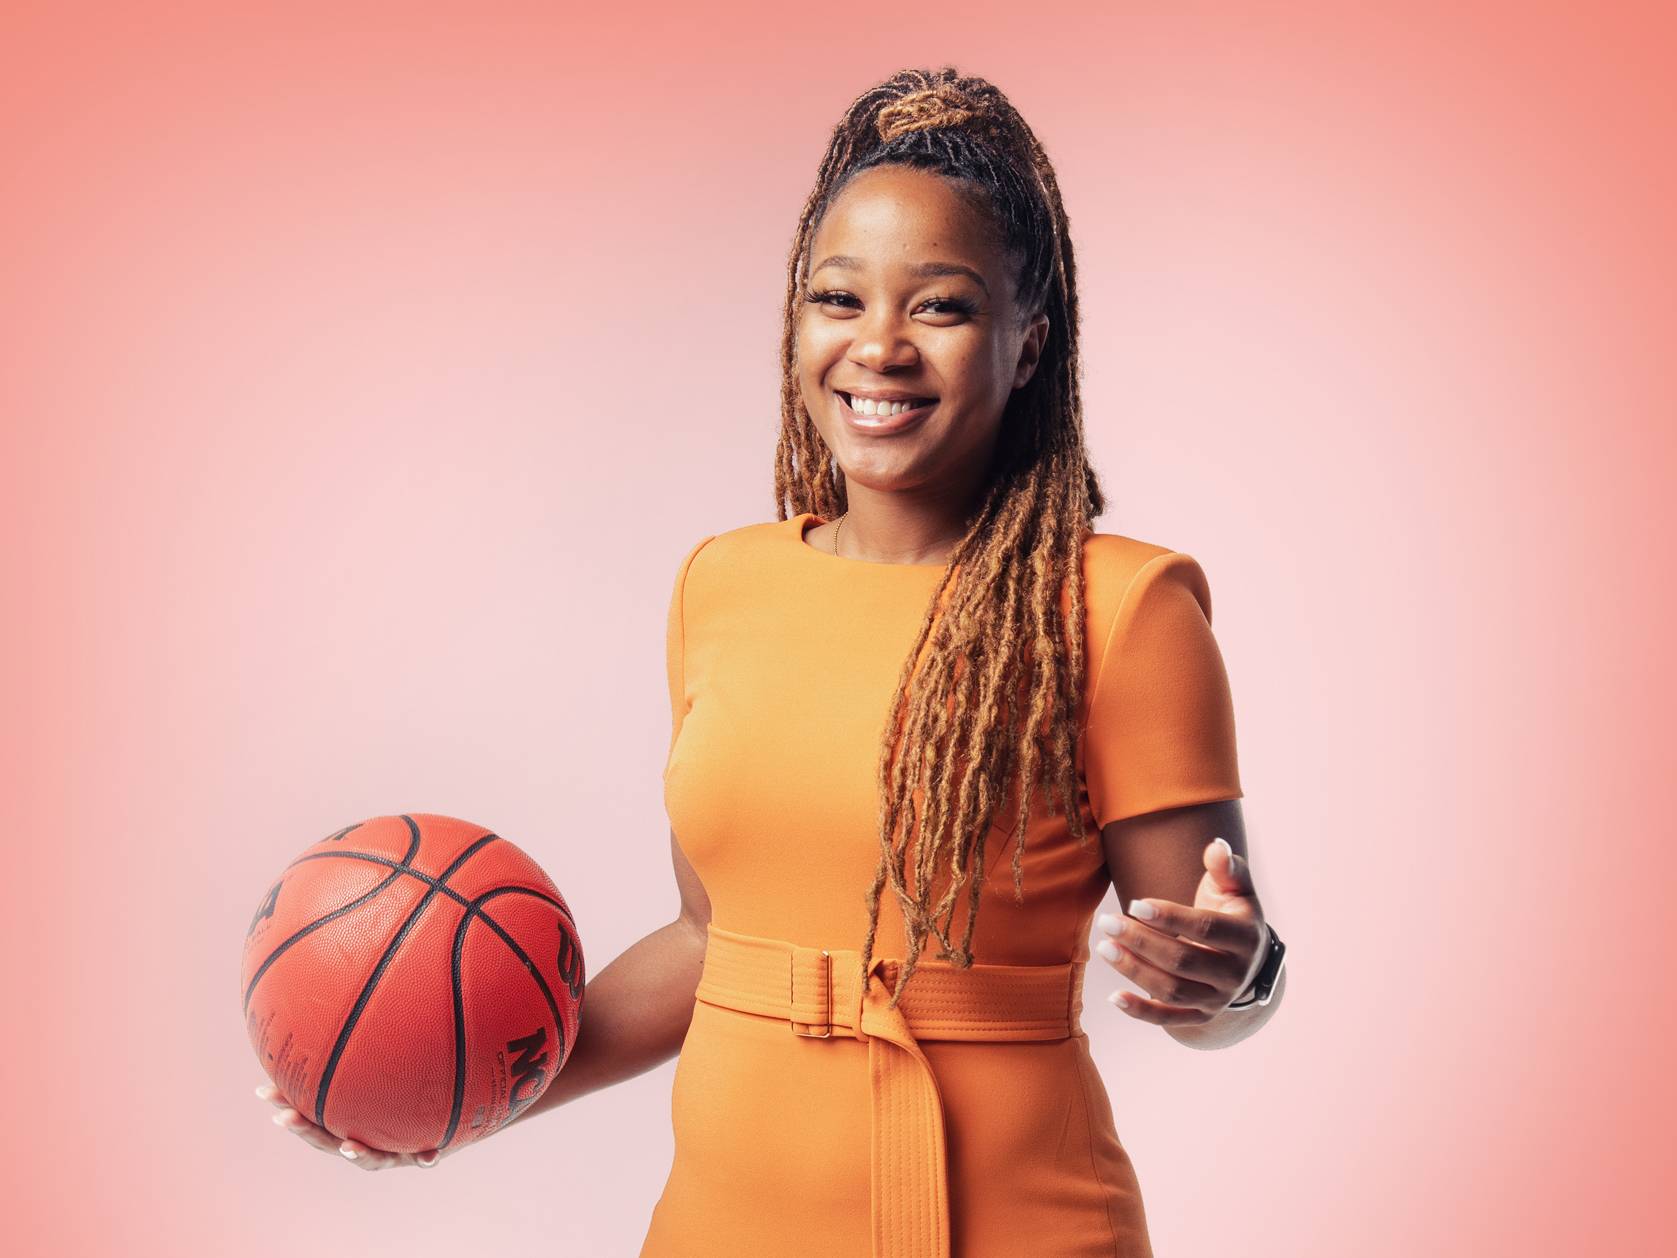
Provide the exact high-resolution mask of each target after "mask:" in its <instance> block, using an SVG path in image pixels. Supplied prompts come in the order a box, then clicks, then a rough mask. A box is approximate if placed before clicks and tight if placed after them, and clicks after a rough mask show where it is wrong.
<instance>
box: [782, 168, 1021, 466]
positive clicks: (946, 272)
mask: <svg viewBox="0 0 1677 1258" xmlns="http://www.w3.org/2000/svg"><path fill="white" fill-rule="evenodd" d="M809 256H810V262H811V266H810V270H809V273H808V281H807V283H806V285H805V293H804V296H805V298H806V300H805V301H804V302H803V303H802V304H801V306H800V308H799V315H798V324H797V374H798V385H799V388H800V389H801V390H802V392H803V400H804V405H805V406H806V407H808V408H809V414H810V417H811V419H813V420H814V422H815V427H816V429H817V431H819V432H820V434H821V437H822V440H824V441H825V442H826V443H827V448H828V449H829V450H831V451H832V454H833V458H834V459H835V460H836V461H837V462H838V464H839V466H840V468H842V469H843V471H844V475H845V477H846V480H847V481H848V482H850V483H852V484H854V483H857V482H860V483H862V484H865V485H867V486H868V487H869V488H872V489H875V490H879V491H889V492H902V491H909V490H917V489H920V490H932V491H933V492H938V491H948V492H951V493H956V494H959V495H961V496H962V497H965V496H966V495H968V494H970V493H972V492H975V491H976V489H977V487H978V486H979V485H980V484H982V482H983V478H984V477H985V475H986V474H987V472H988V470H989V466H990V458H991V455H992V453H993V451H994V449H995V445H996V441H997V438H998V436H999V435H1000V431H1001V418H1002V410H1003V407H1004V406H1005V405H1006V404H1007V399H1008V395H1009V394H1010V393H1012V391H1013V390H1014V389H1016V388H1018V387H1019V386H1020V385H1022V384H1024V383H1025V382H1026V381H1028V380H1029V379H1030V378H1031V373H1032V372H1033V371H1035V370H1036V364H1037V359H1038V357H1039V356H1040V355H1041V353H1042V345H1043V341H1044V340H1045V338H1046V336H1047V333H1048V316H1047V315H1045V314H1041V315H1037V316H1036V317H1035V318H1034V319H1032V320H1031V321H1030V322H1029V323H1027V324H1025V325H1024V326H1021V324H1020V317H1019V312H1018V309H1017V307H1016V306H1015V304H1014V303H1015V293H1014V268H1013V266H1012V265H1011V264H1010V262H1009V260H1008V259H1007V257H1006V256H1005V255H1004V254H1003V253H1002V252H1001V249H1000V246H999V245H998V244H997V243H996V242H995V241H994V240H993V239H992V235H991V230H990V229H989V227H988V225H987V224H986V223H985V222H984V221H983V219H982V217H981V216H980V214H979V213H978V212H977V211H976V210H974V209H973V208H972V207H971V206H969V205H968V203H967V202H966V201H965V200H963V199H962V198H961V197H960V196H959V195H958V194H957V193H956V192H955V190H954V189H953V187H951V185H950V184H949V182H948V181H946V180H945V179H943V178H942V177H941V176H938V175H934V174H930V173H929V172H926V171H923V170H916V169H912V168H908V167H902V166H879V167H874V168H873V169H871V170H867V171H864V172H862V173H861V174H860V175H858V176H856V177H855V178H854V179H852V180H851V182H850V184H849V185H848V186H847V187H846V188H845V189H844V191H843V192H842V193H840V194H839V196H838V198H837V200H835V201H834V202H833V203H832V205H831V206H830V207H829V208H828V210H827V214H826V217H825V218H823V219H822V220H821V223H820V225H819V226H818V227H817V228H816V232H815V236H814V238H813V240H812V241H811V243H810V255H809ZM847 395H849V396H850V397H855V396H857V395H860V396H862V397H873V398H881V397H883V398H888V399H920V401H916V402H915V403H914V409H912V410H910V411H908V412H906V413H904V414H901V415H897V416H895V417H887V416H886V415H885V414H884V413H883V409H884V408H883V406H882V404H879V405H876V406H875V407H873V409H874V410H875V411H876V412H880V413H874V414H868V413H861V412H858V411H857V410H856V409H855V408H854V406H853V405H852V404H851V402H850V401H849V400H847ZM865 405H867V404H866V403H864V406H865Z"/></svg>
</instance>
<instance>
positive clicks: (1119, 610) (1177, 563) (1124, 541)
mask: <svg viewBox="0 0 1677 1258" xmlns="http://www.w3.org/2000/svg"><path fill="white" fill-rule="evenodd" d="M1161 584H1164V585H1170V586H1180V587H1184V588H1186V590H1187V591H1188V593H1189V594H1190V596H1191V597H1192V598H1193V599H1194V600H1195V601H1197V602H1198V603H1199V604H1200V605H1201V607H1202V608H1203V609H1204V611H1205V612H1206V614H1207V615H1208V616H1209V615H1210V612H1211V591H1210V589H1209V587H1208V585H1207V583H1206V579H1205V572H1204V571H1203V570H1202V569H1201V567H1200V565H1199V562H1198V561H1197V560H1196V559H1195V558H1194V557H1193V556H1192V555H1189V554H1186V553H1184V552H1182V551H1179V550H1174V549H1172V548H1171V547H1169V546H1164V545H1160V544H1159V543H1158V542H1150V541H1145V540H1143V539H1141V538H1138V537H1130V536H1127V535H1126V534H1123V533H1091V534H1089V535H1088V536H1087V537H1086V538H1085V539H1084V542H1083V590H1084V593H1083V598H1084V606H1085V610H1086V613H1087V619H1088V625H1089V628H1090V630H1091V631H1092V632H1095V633H1099V634H1100V635H1101V636H1105V633H1106V632H1107V631H1109V630H1110V629H1111V628H1112V627H1113V626H1114V625H1115V624H1116V623H1117V621H1118V620H1119V619H1120V617H1121V616H1127V615H1128V614H1129V613H1130V612H1131V611H1132V610H1133V609H1134V608H1135V607H1136V606H1137V605H1138V604H1139V603H1140V602H1141V601H1142V600H1143V598H1144V597H1145V596H1146V595H1147V593H1148V591H1149V590H1151V589H1153V588H1155V587H1158V586H1160V585H1161Z"/></svg>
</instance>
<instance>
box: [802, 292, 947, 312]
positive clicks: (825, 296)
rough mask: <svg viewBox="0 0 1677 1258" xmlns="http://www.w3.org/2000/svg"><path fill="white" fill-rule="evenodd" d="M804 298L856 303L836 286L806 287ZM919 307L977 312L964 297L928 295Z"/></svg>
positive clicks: (822, 302) (818, 303) (823, 302)
mask: <svg viewBox="0 0 1677 1258" xmlns="http://www.w3.org/2000/svg"><path fill="white" fill-rule="evenodd" d="M804 300H805V301H807V302H809V303H810V304H811V305H816V306H822V305H826V304H828V303H829V302H831V303H833V304H835V305H838V306H839V307H840V308H841V309H846V308H849V306H851V305H855V304H856V298H855V296H854V295H853V294H851V293H847V292H844V291H843V290H842V289H836V288H811V289H806V290H805V292H804ZM920 308H921V309H922V310H929V311H930V312H931V313H932V314H959V315H974V314H977V313H978V307H977V306H976V305H974V304H973V303H972V302H970V301H968V300H967V299H966V298H964V297H928V298H926V300H925V301H923V302H921V303H920Z"/></svg>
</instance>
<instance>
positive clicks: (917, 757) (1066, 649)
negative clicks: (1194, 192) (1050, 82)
mask: <svg viewBox="0 0 1677 1258" xmlns="http://www.w3.org/2000/svg"><path fill="white" fill-rule="evenodd" d="M885 165H898V166H908V167H913V168H917V169H920V170H925V171H930V172H933V173H936V174H938V175H941V176H943V177H944V178H946V179H948V180H950V181H951V182H952V184H953V185H954V186H955V188H956V189H957V191H959V192H960V193H961V194H962V195H963V196H965V197H966V198H967V199H968V200H969V203H971V204H973V205H975V206H976V207H978V208H979V209H980V210H981V211H983V212H985V213H986V214H987V216H988V217H989V219H990V220H991V221H992V222H993V224H994V227H995V229H996V231H997V232H998V233H999V238H1000V241H1001V243H1002V245H1003V252H1004V254H1005V255H1006V256H1008V257H1009V258H1010V259H1011V260H1014V261H1016V262H1017V263H1018V266H1019V270H1018V280H1017V287H1016V292H1017V294H1018V302H1019V305H1020V308H1021V310H1022V311H1023V314H1022V318H1023V319H1024V321H1025V322H1029V320H1030V319H1031V318H1033V317H1035V315H1036V314H1038V313H1046V314H1047V315H1048V318H1049V333H1048V337H1047V341H1046V344H1045V345H1044V347H1043V351H1042V354H1041V356H1040V358H1039V360H1038V365H1037V369H1036V371H1035V372H1034V373H1033V375H1032V377H1031V379H1030V380H1029V381H1028V382H1027V383H1026V384H1025V385H1023V386H1021V387H1020V388H1018V389H1015V390H1014V391H1013V393H1012V395H1011V396H1010V397H1009V399H1008V402H1007V405H1006V409H1005V411H1004V412H1003V422H1002V432H1001V437H1000V439H999V440H998V443H997V448H996V455H995V459H994V462H993V464H992V468H991V475H990V477H989V479H988V483H987V486H986V488H985V490H984V492H983V493H982V495H981V500H980V501H979V503H978V505H977V506H976V507H975V508H974V510H973V511H972V513H971V514H970V516H969V518H968V521H967V525H966V532H965V534H964V536H963V537H962V538H961V539H960V540H959V541H958V542H957V543H956V545H955V548H954V550H953V551H951V552H950V554H949V556H948V559H947V561H946V565H945V568H944V572H943V576H942V578H941V579H940V581H939V584H938V588H937V591H936V592H935V593H934V595H933V597H932V599H931V600H930V602H929V603H928V606H927V609H926V615H925V619H924V620H923V621H922V622H921V626H920V632H919V635H918V636H917V638H916V639H915V644H914V648H913V650H912V651H911V652H910V653H909V656H908V658H907V659H906V660H905V661H904V664H903V669H902V673H901V675H900V677H899V679H898V683H897V691H896V694H895V696H894V698H893V699H892V701H891V704H890V709H889V712H888V714H887V719H886V732H885V737H884V739H883V741H882V744H881V748H880V757H879V779H878V780H879V794H880V811H879V842H880V860H879V869H878V872H877V874H876V875H875V878H874V882H873V886H872V888H871V889H870V890H869V892H868V895H867V907H868V933H867V939H866V942H865V943H864V944H863V947H862V972H861V980H862V982H863V983H866V982H867V975H868V971H869V970H870V969H871V968H872V961H873V947H874V940H875V936H876V934H877V932H878V927H879V905H880V891H881V888H882V887H883V886H884V885H885V883H886V882H887V880H889V882H890V886H891V891H892V894H893V895H894V896H895V897H896V899H897V901H898V903H899V904H900V905H901V908H902V913H903V917H904V921H905V926H906V931H907V939H908V951H907V956H906V957H905V958H904V964H903V966H902V969H901V972H900V974H899V976H898V980H897V985H896V989H895V991H893V993H892V996H891V1007H892V1008H896V1006H897V1002H898V1000H899V999H900V998H901V996H902V993H903V989H904V988H905V987H906V986H907V984H908V981H909V979H910V978H911V977H912V976H913V974H914V970H915V966H916V963H917V961H918V959H919V956H920V953H921V951H922V949H923V947H924V945H925V940H926V937H927V935H928V934H932V935H936V936H937V939H938V941H939V943H940V945H941V947H942V952H941V954H940V959H948V960H950V961H952V962H953V964H954V965H955V966H956V967H958V968H961V969H966V968H968V967H970V966H971V965H972V963H973V960H972V948H971V945H972V934H973V927H974V925H975V924H976V922H977V914H978V907H979V894H980V891H981V889H982V886H983V881H984V836H986V835H987V834H988V832H989V830H990V828H991V825H992V818H993V817H994V816H995V815H996V813H997V811H998V809H999V808H1000V807H1002V806H1003V801H1004V799H1006V800H1013V801H1016V804H1015V810H1014V812H1013V815H1012V821H1011V829H1012V836H1013V838H1014V848H1013V884H1014V898H1015V902H1016V903H1023V900H1024V866H1023V853H1024V842H1025V831H1026V828H1027V822H1028V820H1029V816H1030V799H1031V795H1032V793H1033V791H1034V790H1035V789H1036V785H1037V782H1038V780H1039V779H1040V780H1041V782H1042V783H1043V784H1044V789H1045V791H1046V790H1047V789H1048V788H1052V789H1054V790H1057V792H1058V795H1059V800H1060V803H1061V806H1062V807H1063V808H1064V810H1065V815H1066V817H1068V818H1070V819H1072V826H1073V829H1074V831H1075V833H1076V834H1077V836H1078V840H1079V842H1080V843H1083V844H1087V843H1088V842H1089V834H1088V831H1087V829H1086V828H1085V826H1084V824H1083V817H1082V812H1081V809H1080V808H1079V806H1078V800H1077V792H1078V787H1077V777H1076V767H1075V766H1076V758H1077V749H1076V742H1077V739H1078V738H1079V736H1080V734H1079V731H1078V729H1077V722H1076V719H1075V715H1074V714H1075V711H1076V707H1077V702H1076V700H1077V696H1078V695H1080V694H1081V692H1082V688H1083V684H1084V643H1083V623H1084V589H1083V585H1084V582H1083V563H1082V555H1083V541H1084V537H1085V535H1086V533H1087V531H1088V530H1089V528H1090V526H1091V524H1092V521H1093V519H1094V518H1095V517H1096V516H1098V515H1100V514H1101V512H1102V511H1103V510H1104V509H1105V500H1104V498H1103V497H1102V494H1101V490H1100V485H1099V483H1098V481H1097V479H1096V476H1095V472H1094V469H1093V468H1092V467H1091V466H1090V465H1089V462H1088V459H1087V458H1086V456H1085V452H1084V445H1083V420H1082V403H1081V398H1080V395H1079V388H1078V384H1079V379H1078V378H1079V366H1080V363H1079V357H1078V343H1077V334H1078V309H1077V286H1076V270H1075V268H1074V266H1073V260H1072V247H1071V237H1070V235H1069V233H1068V230H1067V220H1066V213H1065V209H1064V207H1063V206H1062V205H1061V202H1060V191H1059V185H1058V183H1057V182H1056V180H1055V177H1054V170H1053V167H1052V166H1051V165H1050V164H1049V161H1048V157H1047V155H1046V153H1045V152H1044V150H1043V147H1042V145H1041V144H1040V143H1039V142H1038V140H1037V138H1036V136H1035V135H1034V134H1033V133H1032V131H1031V129H1030V128H1029V127H1028V126H1027V125H1026V124H1025V121H1024V119H1023V118H1021V117H1020V116H1019V114H1018V112H1017V111H1016V110H1015V109H1014V108H1013V106H1012V104H1010V103H1009V101H1008V100H1007V98H1006V97H1005V96H1003V95H1002V93H1001V92H1000V91H999V90H998V89H997V88H996V87H995V86H994V85H992V84H991V83H989V82H988V81H986V80H984V79H981V78H977V77H975V76H970V75H961V74H958V73H957V72H956V71H955V69H954V68H953V67H950V66H945V67H943V68H941V69H939V70H937V71H931V70H924V69H908V70H902V71H899V72H898V73H897V74H894V75H892V76H891V77H890V78H889V79H886V80H885V81H884V82H882V83H880V84H878V85H877V86H875V87H873V88H871V89H869V90H868V91H866V92H864V93H863V94H862V95H861V96H859V97H857V98H856V100H855V101H854V102H853V103H852V104H851V106H850V108H849V109H848V110H847V111H846V112H845V114H844V116H843V118H841V119H840V120H839V123H838V125H837V126H836V127H835V128H834V129H833V133H832V138H831V140H830V142H829V144H828V146H827V152H826V156H825V157H823V158H822V161H821V167H820V171H819V174H818V175H817V178H816V183H815V187H814V189H813V190H812V191H811V192H810V194H809V198H808V200H807V201H806V202H805V204H804V209H803V214H802V217H800V219H799V220H798V228H797V234H796V236H795V238H794V240H793V243H792V249H791V256H790V259H789V262H788V266H787V282H786V306H785V321H784V324H783V327H782V336H781V395H780V413H781V425H780V438H779V443H778V447H777V449H776V452H775V499H776V509H777V511H778V512H779V518H780V519H782V520H786V519H789V518H790V517H791V516H792V515H794V514H798V513H801V512H806V511H807V512H812V513H814V514H817V515H820V516H823V517H825V518H828V519H831V518H832V517H834V516H835V515H837V514H838V513H840V512H843V511H845V510H846V509H847V502H848V499H847V494H846V490H845V483H844V478H843V474H842V472H841V471H840V469H839V468H838V467H837V466H836V465H835V463H834V461H833V458H832V454H831V452H830V451H829V450H828V449H827V447H826V444H825V442H823V441H822V439H821V436H820V434H819V432H818V431H817V430H816V428H815V425H814V423H813V422H812V420H811V419H810V415H809V411H808V408H807V407H806V405H805V404H804V402H803V399H802V395H801V390H800V388H799V384H798V377H797V367H796V360H797V343H796V339H797V328H796V325H797V319H798V311H799V308H800V304H801V301H802V293H803V289H804V286H805V282H806V268H807V266H808V264H809V261H810V259H809V256H808V255H809V250H810V247H811V242H812V241H813V239H814V236H815V231H816V228H817V226H818V225H819V224H820V222H821V219H822V217H823V216H824V214H825V213H826V211H827V209H828V208H829V206H831V204H832V203H833V201H834V199H835V198H836V197H837V196H838V194H839V193H840V192H841V191H842V190H843V189H844V188H845V187H846V185H847V184H848V182H849V180H850V179H852V178H853V177H854V176H856V175H857V174H859V173H860V172H862V171H864V170H869V169H871V168H873V167H876V166H885ZM1062 583H1064V584H1065V585H1067V586H1069V591H1068V592H1069V595H1070V606H1069V623H1068V616H1067V615H1065V614H1062V608H1061V587H1062ZM911 683H914V684H912V685H911ZM899 736H900V745H899ZM1010 781H1011V783H1012V788H1010V786H1009V783H1010ZM1013 788H1018V789H1016V790H1015V789H1013ZM917 799H919V800H920V801H921V811H920V816H919V817H918V819H917V818H916V817H915V816H914V811H915V810H914V801H916V800H917ZM1048 808H1049V811H1050V812H1051V813H1052V812H1053V811H1054V800H1053V798H1052V797H1050V798H1049V799H1048ZM905 828H906V829H907V830H908V832H909V833H908V834H907V835H906V837H905V838H904V840H903V841H902V842H901V843H900V844H899V843H898V841H897V838H898V835H899V833H900V832H902V831H903V830H905ZM911 861H912V873H913V885H912V887H911V886H910V885H909V880H908V871H909V868H910V862H911ZM969 864H970V876H969ZM940 868H942V869H946V870H947V873H948V885H947V887H946V888H945V889H944V890H943V891H942V893H941V895H938V896H937V897H936V899H935V901H934V886H933V884H934V880H935V875H936V873H937V872H938V871H939V870H940ZM963 886H968V887H969V888H970V890H969V893H968V899H969V904H970V908H969V912H968V916H967V922H966V930H965V933H964V935H963V936H962V938H961V941H960V943H959V945H952V944H951V942H950V933H951V928H952V924H953V921H954V918H955V911H956V901H957V898H958V897H959V895H960V892H961V888H962V887H963Z"/></svg>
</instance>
